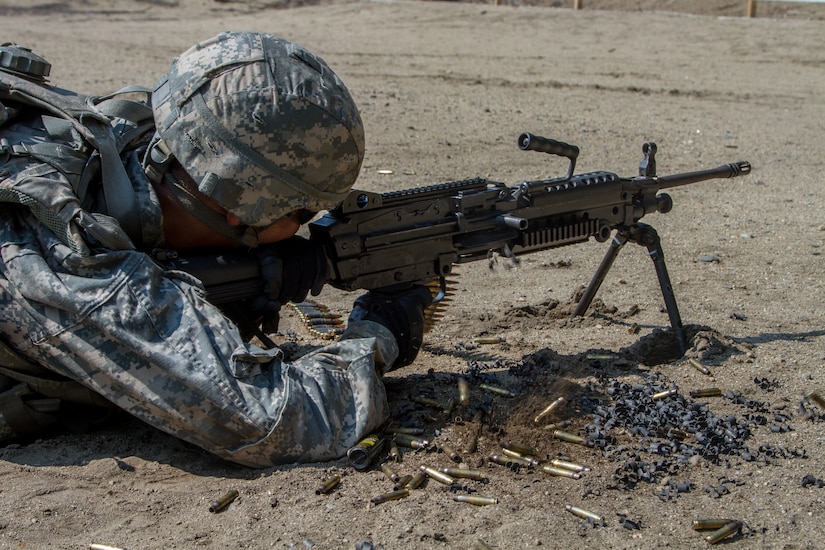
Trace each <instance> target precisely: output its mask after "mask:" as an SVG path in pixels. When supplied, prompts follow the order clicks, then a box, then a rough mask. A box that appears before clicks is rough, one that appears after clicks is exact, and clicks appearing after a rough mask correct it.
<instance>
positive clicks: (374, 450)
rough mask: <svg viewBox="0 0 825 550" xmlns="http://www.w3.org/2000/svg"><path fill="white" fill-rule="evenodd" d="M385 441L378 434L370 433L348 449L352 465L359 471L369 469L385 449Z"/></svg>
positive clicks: (348, 456)
mask: <svg viewBox="0 0 825 550" xmlns="http://www.w3.org/2000/svg"><path fill="white" fill-rule="evenodd" d="M385 442H386V439H385V438H383V437H381V436H380V435H378V434H370V435H368V436H367V437H365V438H364V439H362V440H361V441H359V442H358V443H356V444H355V446H354V447H351V448H350V449H349V450H348V451H347V458H348V459H349V463H350V465H351V466H352V467H353V468H355V469H356V470H358V471H359V472H362V471H364V470H366V469H368V468H369V467H370V466H371V465H372V463H373V461H374V460H375V457H377V456H378V455H379V453H381V451H382V450H383V449H384V444H385Z"/></svg>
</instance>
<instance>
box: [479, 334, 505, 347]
mask: <svg viewBox="0 0 825 550" xmlns="http://www.w3.org/2000/svg"><path fill="white" fill-rule="evenodd" d="M473 343H474V344H478V345H480V346H489V345H493V344H503V343H504V338H502V337H501V336H476V337H475V338H473Z"/></svg>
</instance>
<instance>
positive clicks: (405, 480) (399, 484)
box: [392, 474, 413, 491]
mask: <svg viewBox="0 0 825 550" xmlns="http://www.w3.org/2000/svg"><path fill="white" fill-rule="evenodd" d="M412 478H413V476H412V475H410V474H406V475H404V476H402V477H401V479H399V480H398V481H396V482H395V485H393V487H392V488H393V489H394V490H396V491H397V490H398V489H403V488H405V487H409V484H410V481H412Z"/></svg>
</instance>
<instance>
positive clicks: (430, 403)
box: [412, 395, 446, 410]
mask: <svg viewBox="0 0 825 550" xmlns="http://www.w3.org/2000/svg"><path fill="white" fill-rule="evenodd" d="M412 401H413V403H418V404H419V405H424V406H427V407H435V408H436V409H441V410H444V409H445V408H446V406H445V404H444V403H442V402H441V401H439V400H438V399H433V398H432V397H424V396H421V395H419V396H417V397H413V398H412Z"/></svg>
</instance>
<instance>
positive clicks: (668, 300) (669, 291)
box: [631, 223, 687, 356]
mask: <svg viewBox="0 0 825 550" xmlns="http://www.w3.org/2000/svg"><path fill="white" fill-rule="evenodd" d="M636 227H637V228H638V233H637V234H636V235H633V236H632V237H631V238H632V239H633V240H634V241H635V242H637V243H639V244H643V245H645V246H646V247H647V253H648V254H649V255H650V259H651V260H653V265H654V266H655V267H656V276H657V277H658V278H659V287H661V289H662V297H663V298H664V300H665V308H666V309H667V316H668V317H669V318H670V326H671V327H672V328H673V332H674V333H675V334H676V344H677V345H678V346H679V354H680V356H681V355H684V354H685V351H686V350H687V336H686V335H685V327H683V326H682V317H681V316H680V315H679V307H678V306H677V305H676V295H675V294H674V293H673V285H672V284H671V283H670V275H669V274H668V272H667V266H666V265H665V256H664V254H663V253H662V241H661V240H660V239H659V233H657V232H656V230H655V229H653V228H652V227H651V226H649V225H647V224H643V223H639V224H636Z"/></svg>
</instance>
